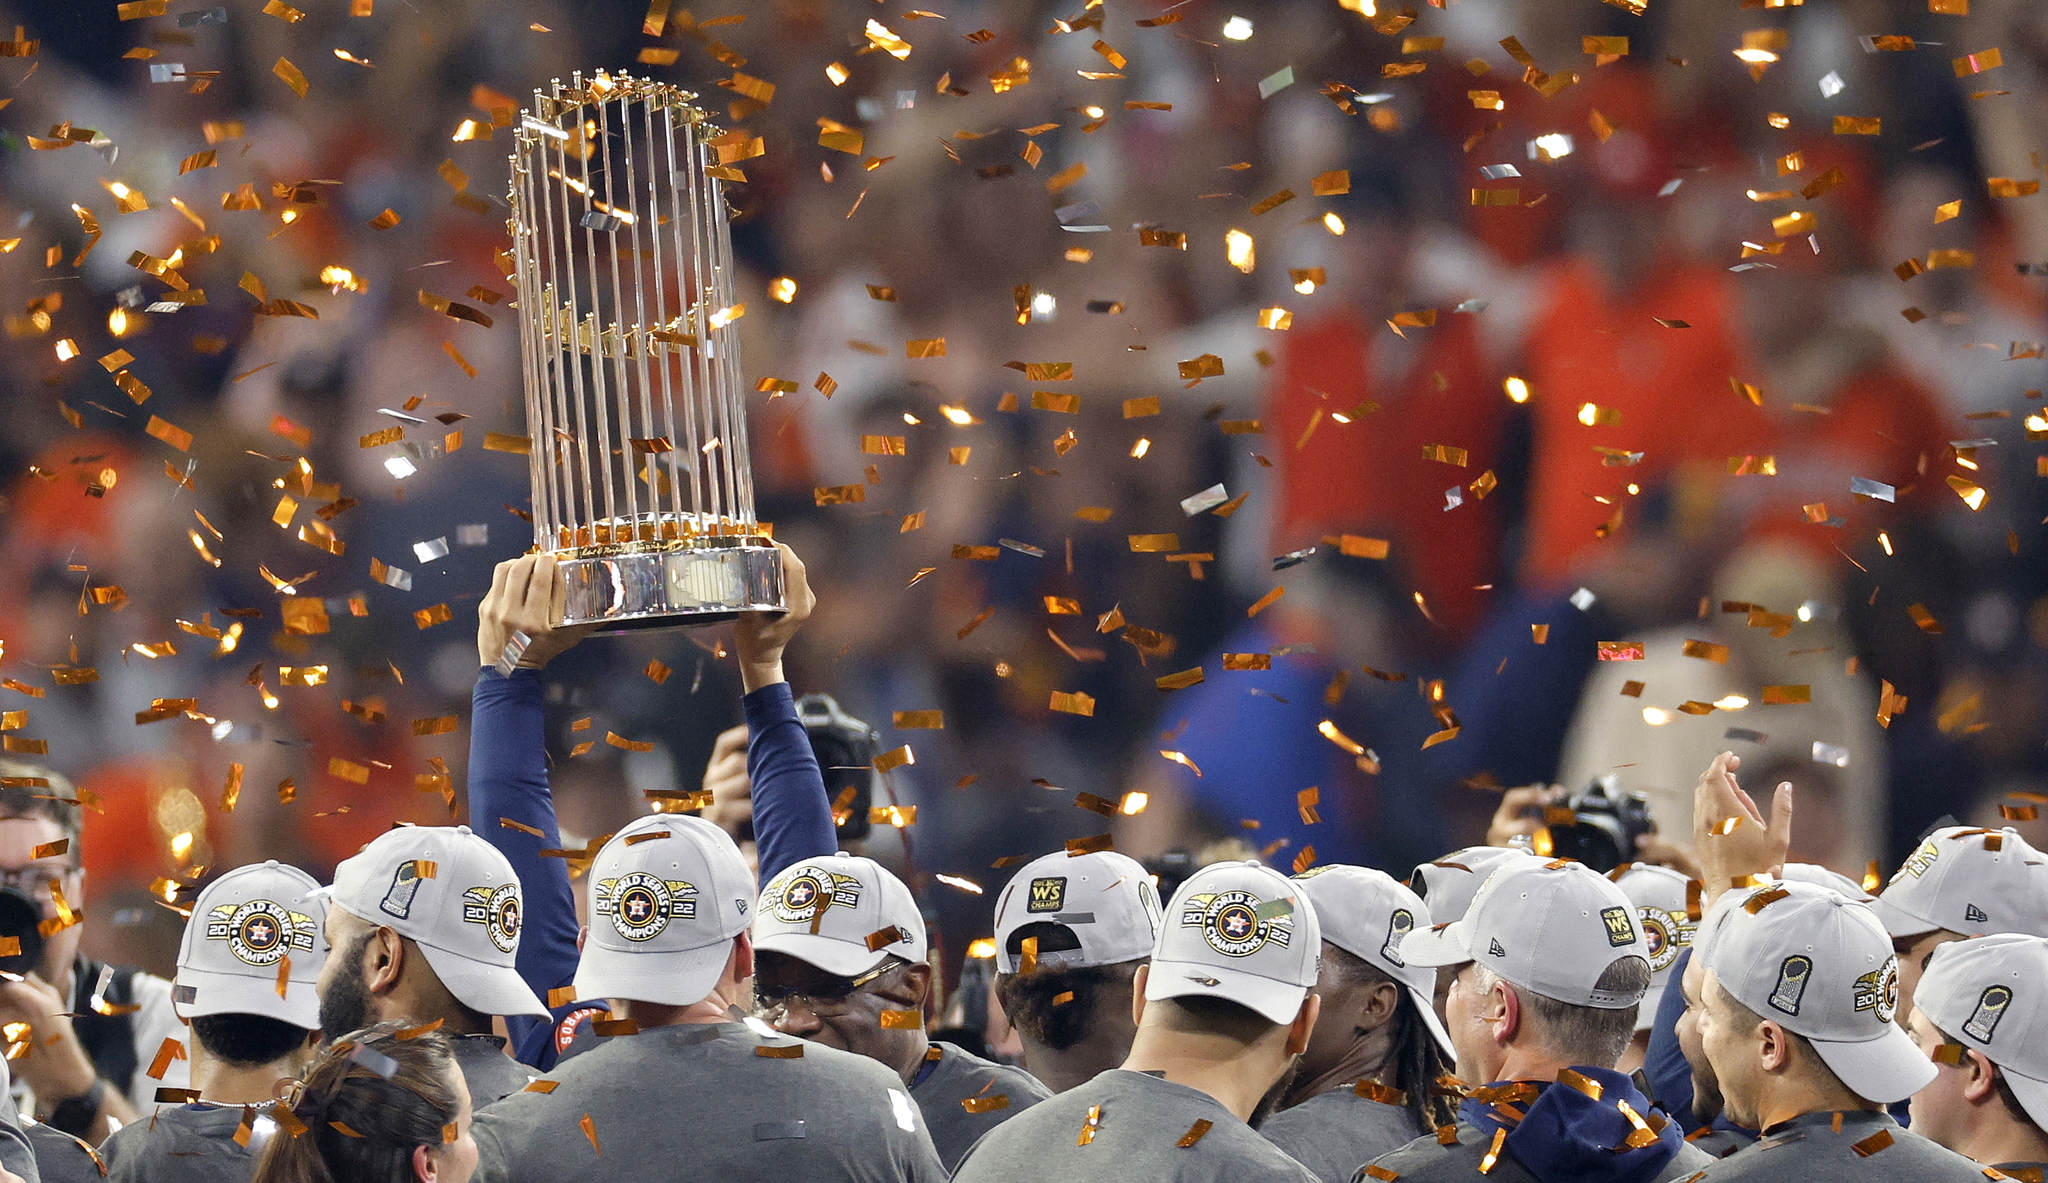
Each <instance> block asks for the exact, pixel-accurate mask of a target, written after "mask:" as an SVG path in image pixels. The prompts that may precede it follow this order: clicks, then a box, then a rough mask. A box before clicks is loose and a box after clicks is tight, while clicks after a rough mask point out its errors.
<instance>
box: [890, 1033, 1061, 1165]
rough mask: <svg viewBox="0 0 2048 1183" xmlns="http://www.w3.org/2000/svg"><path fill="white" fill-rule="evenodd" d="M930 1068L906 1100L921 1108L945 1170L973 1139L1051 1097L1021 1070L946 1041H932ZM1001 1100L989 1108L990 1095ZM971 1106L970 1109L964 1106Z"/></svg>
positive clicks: (920, 1077) (955, 1163)
mask: <svg viewBox="0 0 2048 1183" xmlns="http://www.w3.org/2000/svg"><path fill="white" fill-rule="evenodd" d="M932 1051H935V1052H937V1053H938V1058H937V1059H936V1060H929V1059H928V1061H927V1062H928V1063H930V1064H931V1071H930V1072H928V1073H920V1074H919V1076H918V1077H917V1078H916V1083H914V1084H912V1085H911V1086H910V1097H911V1100H913V1101H916V1102H917V1107H918V1108H919V1109H920V1110H923V1112H924V1124H925V1128H926V1129H928V1130H930V1131H931V1135H932V1146H933V1147H934V1148H935V1149H937V1150H938V1152H939V1162H940V1164H941V1165H943V1166H944V1167H945V1168H946V1169H947V1170H948V1171H952V1170H954V1169H956V1168H957V1167H959V1165H960V1160H961V1159H963V1158H965V1157H967V1151H968V1148H969V1147H971V1146H973V1145H974V1142H975V1140H976V1139H977V1138H979V1137H981V1136H982V1135H983V1134H986V1133H988V1132H989V1131H990V1130H992V1129H994V1128H996V1127H997V1126H999V1125H1001V1124H1003V1123H1004V1122H1006V1121H1008V1120H1010V1119H1011V1118H1013V1117H1015V1116H1017V1115H1018V1114H1019V1113H1022V1112H1023V1111H1024V1110H1026V1109H1029V1108H1030V1107H1031V1106H1033V1105H1036V1104H1038V1103H1039V1102H1040V1101H1043V1100H1045V1099H1046V1098H1047V1097H1050V1096H1052V1090H1051V1089H1048V1088H1046V1087H1045V1086H1044V1085H1043V1084H1040V1083H1039V1081H1038V1078H1037V1077H1035V1076H1033V1075H1031V1074H1030V1073H1029V1072H1026V1071H1024V1070H1023V1069H1022V1068H1011V1067H1008V1066H1006V1065H1003V1064H998V1063H995V1062H994V1061H992V1060H984V1059H982V1058H981V1057H980V1056H977V1055H975V1054H974V1053H973V1052H970V1051H967V1050H966V1049H964V1048H959V1047H955V1046H953V1045H952V1044H950V1043H934V1044H932ZM998 1097H1001V1098H1004V1100H1005V1101H1006V1102H1007V1103H1006V1104H1003V1105H1002V1106H1001V1107H999V1108H991V1107H990V1106H992V1105H994V1104H995V1102H996V1098H998ZM970 1104H971V1106H972V1107H971V1108H970Z"/></svg>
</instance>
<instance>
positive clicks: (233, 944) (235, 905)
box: [171, 859, 327, 1031]
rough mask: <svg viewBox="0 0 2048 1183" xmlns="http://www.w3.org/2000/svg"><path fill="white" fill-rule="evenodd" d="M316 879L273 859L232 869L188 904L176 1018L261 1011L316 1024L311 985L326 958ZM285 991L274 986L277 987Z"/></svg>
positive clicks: (174, 998) (175, 984)
mask: <svg viewBox="0 0 2048 1183" xmlns="http://www.w3.org/2000/svg"><path fill="white" fill-rule="evenodd" d="M324 907H325V903H324V901H323V899H322V898H321V895H320V881H319V880H317V879H315V878H313V877H312V876H311V875H308V874H306V873H305V872H304V871H301V870H299V869H298V868H297V867H289V866H286V865H284V864H283V863H280V862H278V861H277V860H276V859H272V860H271V861H269V862H267V863H253V864H251V865H249V866H246V867H236V868H235V869H234V870H232V871H229V872H228V873H227V874H225V875H222V876H221V877H220V878H218V879H216V880H214V881H213V882H212V883H210V884H208V885H207V886H206V890H205V891H202V892H200V893H199V896H198V898H197V899H195V900H193V901H192V915H191V918H190V919H188V920H186V921H185V935H184V937H183V939H181V940H180V941H179V942H178V976H177V977H176V978H175V979H174V980H173V981H172V983H171V1004H172V1007H173V1009H175V1010H176V1011H177V1013H178V1017H179V1018H181V1019H196V1018H199V1017H201V1016H204V1015H225V1014H237V1015H262V1016H263V1017H264V1018H267V1019H279V1020H282V1021H283V1022H286V1023H290V1024H291V1025H293V1026H294V1027H304V1028H306V1029H307V1030H308V1031H310V1030H312V1029H313V1028H315V1027H318V1026H319V1025H320V999H319V996H318V995H316V994H315V993H314V992H313V983H314V982H315V981H317V980H318V979H319V977H320V967H321V966H323V965H325V964H326V963H327V938H326V936H325V935H324V933H323V932H322V929H323V927H324V926H323V925H322V924H321V923H320V918H321V912H322V910H323V909H324ZM280 985H282V986H283V987H284V988H283V989H282V990H280V989H279V988H278V987H279V986H280Z"/></svg>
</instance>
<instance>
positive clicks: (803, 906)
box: [754, 854, 925, 978]
mask: <svg viewBox="0 0 2048 1183" xmlns="http://www.w3.org/2000/svg"><path fill="white" fill-rule="evenodd" d="M754 948H755V949H758V950H760V951H761V952H764V953H786V954H788V955H789V956H791V957H794V958H796V959H797V960H799V961H806V962H809V963H810V964H812V965H815V966H817V967H818V968H819V969H822V970H824V971H825V972H826V973H828V974H834V975H837V976H839V977H842V978H851V977H858V976H859V975H861V974H864V973H866V972H867V971H869V970H871V969H873V968H875V967H876V966H878V965H880V964H882V962H883V961H884V960H885V959H887V958H888V957H890V956H892V955H893V956H896V957H901V958H903V959H904V960H905V961H909V962H912V963H917V962H922V961H923V960H924V959H925V931H924V913H922V912H920V911H919V910H918V907H917V899H916V897H914V896H912V895H911V894H910V888H908V887H906V886H905V885H904V883H903V880H901V879H898V878H897V877H896V876H895V875H893V874H891V873H890V872H889V869H888V868H887V867H884V866H883V865H882V864H880V863H878V862H876V861H875V860H873V859H871V858H860V857H858V856H856V855H850V854H832V855H824V856H822V857H819V858H807V859H804V860H803V861H802V862H799V863H796V864H794V865H793V866H791V867H790V868H789V869H787V870H785V871H783V872H782V874H780V875H777V876H776V877H775V878H773V879H771V880H769V881H768V886H767V887H765V888H763V889H761V904H760V907H758V908H756V909H755V910H754Z"/></svg>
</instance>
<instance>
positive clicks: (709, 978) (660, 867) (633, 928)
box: [576, 813, 754, 1006]
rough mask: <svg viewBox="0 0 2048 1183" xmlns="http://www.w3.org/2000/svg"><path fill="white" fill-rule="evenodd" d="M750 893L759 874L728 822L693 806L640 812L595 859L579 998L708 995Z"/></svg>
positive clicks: (694, 998)
mask: <svg viewBox="0 0 2048 1183" xmlns="http://www.w3.org/2000/svg"><path fill="white" fill-rule="evenodd" d="M753 901H754V876H753V873H752V872H750V871H748V870H747V863H746V860H745V859H744V858H742V857H741V856H740V849H739V847H738V846H736V845H734V844H733V840H732V839H731V838H730V837H728V836H727V835H726V832H725V831H724V830H721V829H719V828H718V827H717V826H714V825H712V824H711V823H710V822H707V821H705V820H704V819H702V818H699V817H693V816H691V815H689V814H681V813H654V814H649V815H647V816H645V817H641V818H636V819H635V820H634V821H633V822H632V824H630V825H628V826H626V827H625V828H623V829H621V830H620V831H619V832H618V833H616V834H614V835H612V838H611V841H609V842H607V843H605V844H604V846H603V848H602V849H600V850H599V851H598V852H597V858H596V859H594V860H592V862H591V864H590V937H589V939H588V940H586V941H585V942H584V943H583V958H582V960H581V961H580V962H578V963H577V966H576V996H577V997H579V998H631V999H634V1000H636V1001H641V1002H656V1003H660V1004H662V1005H664V1006H687V1005H689V1004H690V1003H693V1002H700V1001H702V1000H703V999H704V998H705V997H706V996H708V995H709V994H710V993H711V988H712V987H713V986H715V985H717V984H718V975H719V974H720V973H722V972H724V970H725V963H726V959H727V958H728V957H730V956H731V955H732V941H733V938H734V937H737V936H738V935H739V934H740V933H741V932H743V931H745V930H746V927H747V919H748V917H747V913H748V911H749V909H750V906H751V905H752V904H753Z"/></svg>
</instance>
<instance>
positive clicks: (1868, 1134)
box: [1701, 1109, 1984, 1183]
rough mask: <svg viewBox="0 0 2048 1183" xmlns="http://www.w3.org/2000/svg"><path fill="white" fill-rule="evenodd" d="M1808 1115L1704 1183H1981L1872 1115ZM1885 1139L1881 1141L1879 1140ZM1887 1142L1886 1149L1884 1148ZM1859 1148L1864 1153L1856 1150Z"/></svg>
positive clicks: (1944, 1154) (1948, 1153) (1714, 1167)
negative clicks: (1746, 1182) (1742, 1182)
mask: <svg viewBox="0 0 2048 1183" xmlns="http://www.w3.org/2000/svg"><path fill="white" fill-rule="evenodd" d="M1840 1116H1841V1119H1842V1123H1841V1124H1842V1128H1841V1129H1840V1130H1837V1129H1835V1117H1836V1114H1834V1113H1833V1112H1828V1113H1807V1114H1802V1115H1800V1116H1798V1117H1795V1118H1793V1119H1792V1120H1791V1121H1786V1122H1780V1123H1778V1124H1777V1125H1775V1126H1773V1127H1771V1128H1770V1129H1768V1130H1765V1131H1764V1133H1763V1136H1762V1137H1760V1138H1758V1139H1757V1140H1756V1141H1755V1142H1753V1143H1751V1144H1750V1146H1749V1147H1748V1148H1747V1149H1744V1150H1738V1151H1736V1152H1735V1153H1734V1154H1731V1155H1729V1156H1728V1157H1727V1158H1723V1159H1719V1160H1717V1161H1715V1162H1714V1163H1712V1164H1710V1165H1709V1166H1708V1167H1707V1171H1706V1174H1705V1175H1703V1176H1701V1179H1702V1183H1722V1181H1723V1180H1728V1179H1755V1180H1764V1179H1796V1180H1798V1181H1799V1183H1888V1181H1889V1180H1893V1179H1898V1180H1910V1181H1911V1183H1944V1181H1953V1183H1966V1181H1968V1183H1984V1168H1983V1167H1981V1166H1979V1165H1978V1164H1976V1163H1974V1162H1971V1161H1970V1160H1969V1159H1967V1158H1964V1157H1963V1156H1962V1155H1960V1154H1957V1153H1956V1152H1955V1151H1953V1150H1947V1149H1944V1148H1943V1147H1941V1146H1938V1145H1936V1144H1934V1143H1933V1142H1930V1141H1928V1140H1927V1139H1925V1138H1923V1137H1921V1136H1920V1135H1918V1134H1915V1133H1912V1132H1910V1131H1908V1130H1907V1129H1906V1128H1905V1127H1904V1126H1902V1125H1900V1124H1899V1123H1898V1122H1896V1121H1893V1120H1892V1118H1891V1115H1890V1114H1888V1113H1884V1112H1882V1111H1880V1110H1875V1109H1863V1110H1853V1111H1851V1112H1847V1113H1843V1114H1841V1115H1840ZM1880 1135H1884V1137H1880ZM1886 1137H1888V1138H1889V1139H1890V1144H1889V1145H1884V1144H1883V1143H1884V1142H1885V1139H1886ZM1858 1146H1861V1147H1862V1148H1863V1149H1862V1150H1860V1151H1859V1150H1858V1149H1857V1147H1858Z"/></svg>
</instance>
